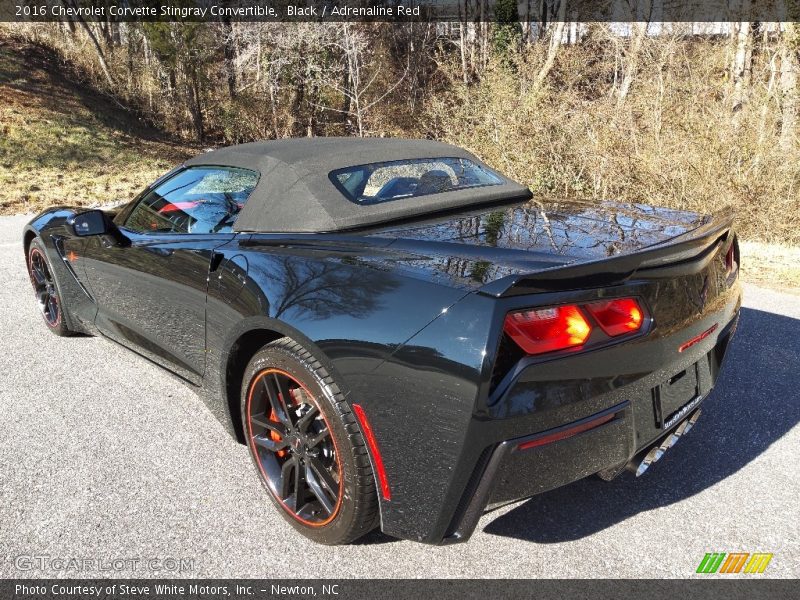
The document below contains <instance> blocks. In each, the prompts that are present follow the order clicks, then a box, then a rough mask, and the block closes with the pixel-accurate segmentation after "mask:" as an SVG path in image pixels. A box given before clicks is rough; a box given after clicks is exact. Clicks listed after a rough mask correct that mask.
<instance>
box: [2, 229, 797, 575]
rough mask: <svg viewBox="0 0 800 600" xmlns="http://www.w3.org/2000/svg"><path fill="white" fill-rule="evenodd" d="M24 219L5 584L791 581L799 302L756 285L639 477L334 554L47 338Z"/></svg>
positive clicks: (200, 429) (137, 368)
mask: <svg viewBox="0 0 800 600" xmlns="http://www.w3.org/2000/svg"><path fill="white" fill-rule="evenodd" d="M27 218H28V217H3V218H0V273H2V275H3V282H2V285H1V286H0V423H1V424H2V425H0V577H43V576H68V577H100V576H115V577H133V576H135V577H148V576H181V577H216V578H222V577H331V578H338V577H384V578H393V577H548V578H553V577H689V576H694V573H695V570H696V568H697V566H698V564H699V563H700V561H701V559H702V558H703V556H704V554H705V553H706V552H751V553H752V552H769V553H773V554H774V557H773V559H772V561H771V563H770V564H769V566H768V568H767V570H766V572H765V574H764V575H761V576H760V577H764V576H773V577H798V576H800V481H799V480H798V472H799V470H798V460H799V459H798V457H800V426H798V422H800V297H799V296H796V295H791V294H785V293H780V292H775V291H771V290H767V289H762V288H757V287H753V286H746V287H745V302H744V309H743V311H742V320H741V324H740V327H739V332H738V335H737V337H736V339H735V340H734V343H733V345H732V348H731V350H730V355H729V358H728V362H727V364H726V366H725V370H724V372H723V374H722V377H721V381H720V382H719V384H718V386H717V389H716V390H715V391H714V392H713V394H712V396H711V397H709V398H708V399H707V400H706V401H705V403H704V409H703V415H702V416H701V418H700V420H699V421H698V424H697V426H696V427H695V429H694V430H692V431H691V432H690V433H689V434H688V435H687V436H686V437H685V438H684V439H683V440H681V441H680V442H679V443H678V444H677V445H676V446H675V447H674V448H672V449H671V450H670V451H669V452H668V453H667V456H665V458H664V459H663V460H661V461H660V462H659V463H657V464H656V465H654V466H653V467H651V469H650V470H649V471H648V472H647V473H646V474H645V475H644V476H643V477H641V478H639V479H635V478H634V477H633V476H632V475H630V474H625V475H623V476H622V477H620V478H618V479H616V480H614V481H613V482H610V483H607V482H603V481H601V480H599V479H597V478H590V479H585V480H582V481H579V482H577V483H574V484H572V485H569V486H566V487H564V488H561V489H559V490H555V491H552V492H549V493H546V494H543V495H541V496H538V497H535V498H533V499H530V500H528V501H524V502H521V503H517V504H515V505H512V506H509V507H505V508H503V509H500V510H497V511H495V512H492V513H490V514H487V515H485V516H484V517H483V518H482V519H481V521H480V523H479V525H478V528H477V530H476V532H475V535H474V536H473V537H472V539H471V540H470V541H469V542H468V543H466V544H461V545H455V546H448V547H431V546H424V545H421V544H418V543H414V542H407V541H398V540H394V539H391V538H388V537H386V536H383V535H381V534H372V535H370V536H369V537H367V538H366V539H364V540H362V541H361V542H360V543H357V544H354V545H350V546H343V547H325V546H319V545H315V544H313V543H311V542H308V541H306V540H305V539H303V538H301V537H300V536H299V535H297V534H296V533H295V532H294V530H293V529H292V528H291V527H290V526H289V525H288V524H286V523H284V521H283V519H282V518H281V517H280V516H279V515H278V514H276V512H275V510H274V508H273V507H272V505H271V503H270V502H269V500H268V499H267V498H266V497H265V495H264V491H263V489H262V487H261V485H260V484H259V482H258V480H257V478H256V474H255V472H254V470H253V468H252V465H251V463H250V460H249V458H248V456H247V451H246V449H245V448H244V447H243V446H240V445H238V444H236V443H235V442H234V440H233V439H231V438H230V437H229V436H228V435H227V434H226V433H225V431H224V430H223V428H222V427H221V425H219V424H218V423H217V421H216V420H215V419H214V417H212V416H211V414H209V413H208V412H207V411H206V409H205V408H204V405H203V404H202V402H201V401H200V399H199V398H198V397H197V396H195V395H194V393H193V392H192V391H191V390H189V389H188V388H186V387H184V386H183V385H182V384H180V383H179V382H177V381H176V380H174V379H173V378H171V377H169V376H168V375H166V374H165V373H163V372H162V371H160V370H159V369H158V368H157V367H155V366H153V365H151V364H149V363H148V362H146V361H144V360H143V359H140V358H138V357H137V356H136V355H134V354H132V353H130V352H128V351H126V350H124V349H122V348H120V347H119V346H117V345H115V344H113V343H111V342H108V341H105V340H103V339H100V338H89V337H78V338H58V337H56V336H53V335H52V334H50V332H49V331H47V328H46V327H45V325H44V323H43V322H42V319H41V316H40V315H39V313H38V310H37V307H36V304H35V302H34V298H33V294H32V292H31V290H30V283H29V281H28V277H27V274H26V272H25V266H24V259H23V254H22V245H21V229H22V225H23V224H24V223H25V221H26V220H27ZM76 559H77V560H76ZM77 561H81V562H80V563H79V562H77ZM83 561H86V562H83ZM740 576H741V575H740ZM701 577H709V576H708V575H703V576H701ZM723 577H728V578H730V577H734V576H732V575H727V576H723Z"/></svg>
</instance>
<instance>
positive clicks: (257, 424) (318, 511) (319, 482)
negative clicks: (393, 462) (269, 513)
mask: <svg viewBox="0 0 800 600" xmlns="http://www.w3.org/2000/svg"><path fill="white" fill-rule="evenodd" d="M248 412H249V417H250V418H249V421H248V430H249V431H248V433H249V435H250V440H251V443H252V447H253V448H254V449H255V452H256V455H257V457H256V460H257V464H258V466H259V468H260V470H261V472H262V474H263V477H264V478H265V480H266V481H267V485H268V487H269V489H270V490H271V491H272V493H273V494H274V495H275V497H276V499H277V500H278V502H280V503H281V504H282V505H283V507H284V508H285V509H286V510H287V511H288V512H289V513H291V514H292V515H293V516H294V518H296V519H297V520H298V521H300V522H301V523H303V524H305V525H310V526H316V527H319V526H322V525H326V524H327V523H329V522H331V521H332V520H333V518H334V517H335V516H336V513H337V512H338V510H339V506H340V505H341V502H342V486H341V480H342V469H341V465H340V464H339V461H338V458H337V455H338V453H337V452H336V444H335V442H334V440H333V438H332V437H331V431H330V427H329V425H328V423H327V422H326V421H325V417H324V416H323V415H322V413H321V411H320V409H319V407H318V406H317V403H316V401H315V400H314V398H313V397H312V395H311V393H310V392H309V391H308V390H306V389H305V388H304V387H303V386H302V384H301V383H300V382H299V381H297V380H296V379H294V378H293V377H292V376H291V375H289V374H288V373H286V372H284V371H281V370H280V369H264V370H262V371H260V372H259V373H258V374H257V375H256V376H255V378H254V379H253V380H252V382H251V383H250V392H249V394H248Z"/></svg>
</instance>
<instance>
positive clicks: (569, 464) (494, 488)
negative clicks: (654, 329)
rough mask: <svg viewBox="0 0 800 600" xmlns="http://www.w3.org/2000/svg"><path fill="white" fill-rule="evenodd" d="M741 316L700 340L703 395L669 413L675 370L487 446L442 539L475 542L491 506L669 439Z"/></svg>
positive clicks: (708, 383)
mask: <svg viewBox="0 0 800 600" xmlns="http://www.w3.org/2000/svg"><path fill="white" fill-rule="evenodd" d="M737 322H738V306H737V307H736V311H735V312H734V317H733V319H731V320H730V321H729V322H728V324H727V325H726V326H725V327H724V328H723V329H722V331H719V333H718V335H716V336H715V339H714V340H708V342H706V343H703V344H698V348H696V349H695V350H694V351H693V352H692V353H691V355H690V358H689V359H688V360H689V361H693V362H691V364H690V366H691V368H696V373H697V386H696V389H697V394H696V395H695V396H694V397H691V398H687V399H686V402H684V403H682V404H681V405H678V406H671V407H669V408H668V409H665V410H664V411H663V414H662V411H661V405H660V403H659V399H658V396H657V390H658V386H659V384H660V383H662V382H663V380H665V379H669V378H670V377H672V376H673V375H675V373H672V372H668V371H666V372H659V373H652V374H651V375H650V376H648V377H644V378H643V379H642V380H641V381H639V382H638V384H637V385H628V386H621V387H619V388H616V389H614V390H613V391H611V392H610V393H608V394H604V395H603V396H604V397H605V399H606V402H607V401H608V400H609V399H615V400H616V401H617V402H616V403H614V404H612V405H611V406H610V407H608V408H604V409H602V410H599V411H597V412H593V413H591V414H589V415H586V416H584V417H583V418H579V419H576V420H573V421H569V422H567V423H566V424H563V425H559V426H556V427H552V428H549V429H546V430H544V431H539V432H538V433H536V434H533V435H523V436H519V437H513V438H510V439H506V440H504V441H501V442H499V443H496V444H493V445H490V446H489V447H487V448H486V449H485V451H484V452H483V454H481V456H480V458H479V460H478V462H477V465H476V466H475V469H474V471H473V474H472V476H471V478H470V480H469V482H468V484H467V486H466V489H465V491H464V494H463V496H462V499H461V501H460V502H459V503H458V506H457V507H456V509H455V512H454V513H453V515H452V519H451V521H450V526H449V527H448V528H447V531H446V533H445V535H444V537H443V539H442V541H441V543H444V544H448V543H455V542H461V541H465V540H467V539H468V538H469V537H470V536H471V535H472V532H473V531H474V529H475V527H476V525H477V523H478V520H479V519H480V516H481V515H482V514H483V512H484V510H485V509H486V508H487V506H491V505H496V504H502V503H506V502H510V501H514V500H520V499H523V498H527V497H529V496H533V495H535V494H539V493H542V492H546V491H548V490H551V489H554V488H557V487H560V486H563V485H566V484H569V483H571V482H573V481H577V480H578V479H582V478H583V477H586V476H589V475H592V474H594V473H598V472H600V471H605V470H612V471H613V470H615V469H618V468H620V467H622V466H623V465H625V464H626V463H628V462H629V461H632V460H634V459H639V458H641V457H643V456H644V455H645V454H647V453H648V451H649V450H650V449H651V448H653V447H656V446H659V445H660V444H662V443H663V442H664V441H665V440H668V439H669V438H670V436H672V433H673V432H674V431H675V430H676V429H677V428H678V427H679V426H680V425H681V423H683V421H684V420H686V419H688V418H689V417H691V416H692V415H693V414H695V413H696V412H697V408H698V407H699V406H700V404H701V403H702V400H703V399H704V398H705V397H707V396H708V394H709V393H710V392H711V389H712V388H713V385H714V383H715V382H716V379H717V375H718V374H719V371H720V367H721V365H722V361H723V359H724V357H725V353H726V350H727V348H728V344H729V342H730V339H731V337H732V335H733V333H734V331H735V329H736V325H737ZM695 365H696V367H695ZM681 367H683V369H684V370H686V369H687V368H689V367H688V366H687V365H684V364H682V363H675V364H673V369H676V370H678V369H680V368H681ZM606 406H608V404H606ZM561 422H562V423H564V420H562V421H561Z"/></svg>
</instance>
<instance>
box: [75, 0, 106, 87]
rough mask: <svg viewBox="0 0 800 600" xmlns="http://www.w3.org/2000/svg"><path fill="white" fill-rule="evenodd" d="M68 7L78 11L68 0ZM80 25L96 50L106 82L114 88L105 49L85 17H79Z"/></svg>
mask: <svg viewBox="0 0 800 600" xmlns="http://www.w3.org/2000/svg"><path fill="white" fill-rule="evenodd" d="M62 2H63V3H64V5H65V6H66V7H70V8H75V9H77V5H76V4H74V3H70V2H67V1H66V0H62ZM77 19H78V23H80V25H81V27H82V28H83V30H84V31H85V32H86V35H88V36H89V40H90V41H91V42H92V47H93V48H94V52H95V54H96V55H97V62H99V63H100V70H101V71H103V75H105V77H106V81H108V85H109V86H112V87H113V86H114V79H113V78H112V77H111V73H110V71H109V70H108V63H107V62H106V57H105V54H104V53H103V49H102V48H101V47H100V44H99V43H98V41H97V37H96V36H95V35H94V32H93V31H92V29H91V27H89V24H88V23H87V22H86V21H84V20H83V17H81V16H80V15H78V16H77Z"/></svg>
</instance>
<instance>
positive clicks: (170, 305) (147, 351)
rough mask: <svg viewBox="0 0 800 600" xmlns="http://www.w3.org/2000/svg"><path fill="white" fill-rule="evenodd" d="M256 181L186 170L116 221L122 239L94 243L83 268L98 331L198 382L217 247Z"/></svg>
mask: <svg viewBox="0 0 800 600" xmlns="http://www.w3.org/2000/svg"><path fill="white" fill-rule="evenodd" d="M257 180H258V175H257V173H255V172H253V171H249V170H244V169H234V168H229V167H208V166H203V167H189V168H186V169H182V170H180V171H178V172H177V173H175V174H173V175H172V176H170V177H169V178H167V179H166V180H165V181H161V182H157V184H156V185H155V187H153V188H152V189H150V190H148V191H146V192H145V193H143V194H142V195H141V196H140V198H139V199H138V200H137V201H136V202H135V203H133V204H132V205H131V206H130V207H128V209H126V210H124V211H122V212H121V213H120V214H119V215H118V216H117V218H116V220H115V224H116V225H117V227H118V231H117V232H115V233H116V234H117V235H115V236H97V237H94V238H90V239H88V242H87V245H86V247H85V248H84V250H83V256H84V258H85V260H84V266H85V273H86V277H87V280H88V282H89V285H90V287H91V291H92V294H93V295H94V297H95V299H96V301H97V304H98V311H97V316H96V318H95V323H96V325H97V327H98V329H100V331H102V332H103V333H104V334H105V335H107V336H108V337H110V338H112V339H114V340H116V341H118V342H120V343H122V344H124V345H125V346H128V347H129V348H131V349H133V350H135V351H137V352H139V353H140V354H143V355H144V356H146V357H148V358H149V359H151V360H153V361H155V362H156V363H158V364H160V365H162V366H164V367H166V368H168V369H170V370H172V371H173V372H175V373H176V374H178V375H179V376H181V377H183V378H184V379H187V380H189V381H191V382H193V383H199V382H200V380H201V379H202V376H203V372H204V370H205V354H206V352H205V348H206V344H205V327H206V324H205V310H206V292H207V289H208V280H209V270H210V269H212V268H215V267H216V266H217V265H216V264H215V256H216V255H215V253H214V250H215V249H217V248H219V247H220V246H222V245H224V244H226V243H227V242H229V241H230V240H231V239H232V238H233V237H234V234H233V233H232V230H231V228H232V225H233V222H234V220H235V218H236V215H237V214H238V212H239V211H240V210H241V208H242V207H243V206H244V203H245V202H246V201H247V197H248V196H249V194H250V192H251V191H252V189H253V188H254V187H255V184H256V183H257Z"/></svg>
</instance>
